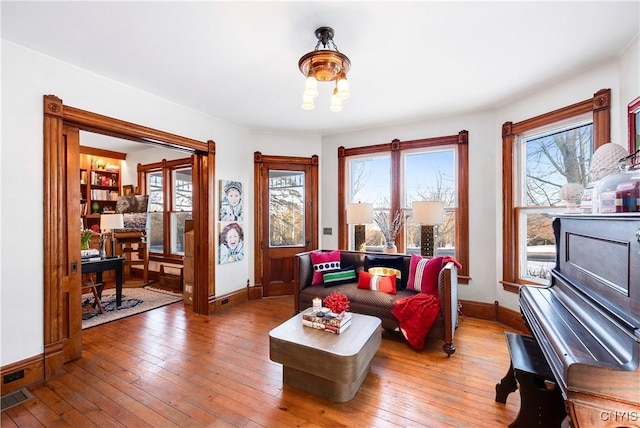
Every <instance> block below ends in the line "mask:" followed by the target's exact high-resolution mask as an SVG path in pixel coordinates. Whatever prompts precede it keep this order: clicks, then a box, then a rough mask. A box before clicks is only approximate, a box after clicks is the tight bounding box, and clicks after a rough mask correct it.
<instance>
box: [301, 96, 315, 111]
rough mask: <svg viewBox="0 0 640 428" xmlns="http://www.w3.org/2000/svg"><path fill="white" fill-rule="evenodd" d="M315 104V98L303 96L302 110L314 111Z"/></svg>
mask: <svg viewBox="0 0 640 428" xmlns="http://www.w3.org/2000/svg"><path fill="white" fill-rule="evenodd" d="M315 107H316V106H315V104H314V103H313V97H309V96H306V95H303V96H302V109H303V110H313V109H314V108H315Z"/></svg>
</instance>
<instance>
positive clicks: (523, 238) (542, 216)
mask: <svg viewBox="0 0 640 428" xmlns="http://www.w3.org/2000/svg"><path fill="white" fill-rule="evenodd" d="M515 152H516V169H515V177H514V180H515V182H516V183H517V186H516V187H515V201H516V215H517V218H516V224H517V225H518V227H517V231H516V233H517V236H516V239H517V248H518V249H519V251H518V257H519V260H518V262H519V263H518V266H519V272H518V276H519V278H520V279H521V280H522V281H526V282H533V283H541V284H544V283H547V282H548V280H549V279H550V277H551V269H552V268H553V266H554V265H555V255H556V251H555V239H554V236H553V230H552V227H551V221H552V218H551V216H550V215H549V214H552V213H554V212H565V211H569V210H572V211H575V210H577V208H575V206H576V205H577V204H578V203H579V201H580V197H581V195H582V190H583V189H584V188H585V187H586V186H587V185H588V184H589V177H588V171H589V162H590V160H591V154H592V153H593V116H592V115H590V114H587V115H584V116H582V117H575V118H572V119H570V120H568V121H566V122H564V123H556V124H553V125H552V126H548V127H545V128H542V129H534V130H532V131H530V132H526V133H523V134H522V135H519V136H518V137H517V139H516V147H515Z"/></svg>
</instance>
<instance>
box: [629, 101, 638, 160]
mask: <svg viewBox="0 0 640 428" xmlns="http://www.w3.org/2000/svg"><path fill="white" fill-rule="evenodd" d="M627 111H628V118H629V153H634V152H635V151H637V150H640V97H638V98H636V99H635V100H633V101H631V103H630V104H629V107H628V110H627Z"/></svg>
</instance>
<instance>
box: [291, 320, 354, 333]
mask: <svg viewBox="0 0 640 428" xmlns="http://www.w3.org/2000/svg"><path fill="white" fill-rule="evenodd" d="M302 325H303V326H306V327H311V328H315V329H316V330H322V331H326V332H328V333H333V334H340V333H342V332H344V331H345V330H346V329H348V328H349V326H350V325H351V318H349V319H348V320H347V321H345V322H344V323H343V324H342V325H341V326H340V327H337V326H334V325H329V324H323V323H321V322H313V321H309V320H305V319H303V320H302Z"/></svg>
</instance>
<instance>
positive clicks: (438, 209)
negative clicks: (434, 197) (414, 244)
mask: <svg viewBox="0 0 640 428" xmlns="http://www.w3.org/2000/svg"><path fill="white" fill-rule="evenodd" d="M413 221H414V222H415V223H418V224H420V225H421V226H420V254H421V255H422V256H424V257H434V256H435V253H436V251H435V239H434V232H433V230H434V226H436V225H438V224H442V223H444V202H442V201H415V202H414V203H413Z"/></svg>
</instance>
